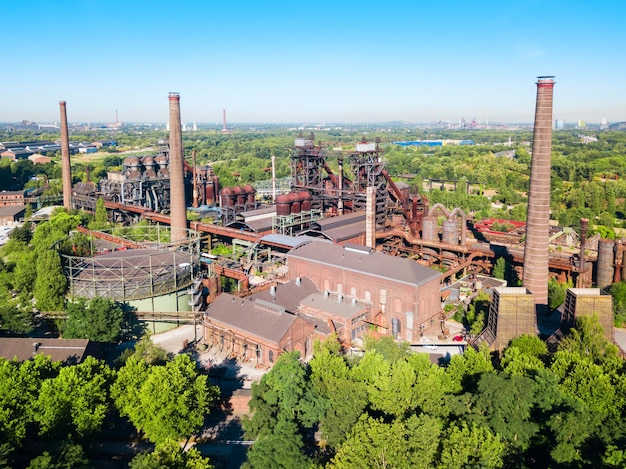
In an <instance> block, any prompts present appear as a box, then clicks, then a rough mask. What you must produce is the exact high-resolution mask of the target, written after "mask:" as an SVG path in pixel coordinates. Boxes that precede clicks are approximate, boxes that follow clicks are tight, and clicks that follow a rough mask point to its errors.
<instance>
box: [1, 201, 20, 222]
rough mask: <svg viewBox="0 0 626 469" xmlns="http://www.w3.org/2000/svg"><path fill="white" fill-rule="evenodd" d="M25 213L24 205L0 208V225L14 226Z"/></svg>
mask: <svg viewBox="0 0 626 469" xmlns="http://www.w3.org/2000/svg"><path fill="white" fill-rule="evenodd" d="M25 212H26V206H24V205H7V206H5V207H0V225H14V224H15V223H17V222H18V221H20V220H21V219H22V218H24V213H25Z"/></svg>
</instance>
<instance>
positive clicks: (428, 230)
mask: <svg viewBox="0 0 626 469" xmlns="http://www.w3.org/2000/svg"><path fill="white" fill-rule="evenodd" d="M422 239H423V240H424V241H438V237H437V218H436V217H428V216H426V217H424V219H423V220H422Z"/></svg>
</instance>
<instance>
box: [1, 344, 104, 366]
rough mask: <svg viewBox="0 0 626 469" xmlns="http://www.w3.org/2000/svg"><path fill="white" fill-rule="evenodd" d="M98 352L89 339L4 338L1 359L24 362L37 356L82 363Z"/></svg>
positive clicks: (69, 362)
mask: <svg viewBox="0 0 626 469" xmlns="http://www.w3.org/2000/svg"><path fill="white" fill-rule="evenodd" d="M96 352H97V350H96V348H95V346H94V344H93V343H92V342H90V341H89V340H87V339H42V338H2V339H0V357H4V358H6V359H7V360H14V359H15V360H17V361H19V362H23V361H25V360H28V359H30V358H32V357H33V355H35V354H39V355H45V356H50V358H51V359H52V361H62V362H64V363H67V364H74V363H80V362H82V361H83V360H84V359H85V358H86V357H87V356H88V355H95V354H97V353H96Z"/></svg>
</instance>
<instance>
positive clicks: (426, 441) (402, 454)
mask: <svg viewBox="0 0 626 469" xmlns="http://www.w3.org/2000/svg"><path fill="white" fill-rule="evenodd" d="M441 433H442V422H441V421H439V420H438V419H436V418H433V417H430V416H427V415H423V414H422V415H420V416H417V415H413V416H411V417H409V418H408V419H407V420H401V419H397V420H394V421H393V422H391V423H386V422H385V421H383V420H382V419H376V418H373V417H370V416H367V415H363V416H362V417H361V418H360V419H359V421H358V422H357V423H356V425H355V426H354V428H353V429H352V431H351V432H350V435H349V436H348V438H347V440H346V441H345V442H344V443H343V444H342V445H341V446H340V448H339V449H338V451H337V454H336V455H335V457H334V458H333V460H332V462H331V464H330V465H329V467H330V468H332V469H369V468H372V469H374V468H391V467H399V468H424V469H426V468H431V467H434V466H435V462H436V460H435V457H436V453H437V449H438V446H439V442H440V440H441V437H442V435H441Z"/></svg>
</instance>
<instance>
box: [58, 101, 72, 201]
mask: <svg viewBox="0 0 626 469" xmlns="http://www.w3.org/2000/svg"><path fill="white" fill-rule="evenodd" d="M59 105H60V108H61V177H62V180H63V207H65V210H67V211H68V212H69V210H70V209H71V208H72V166H71V163H70V137H69V131H68V128H67V109H66V107H65V101H60V102H59Z"/></svg>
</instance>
